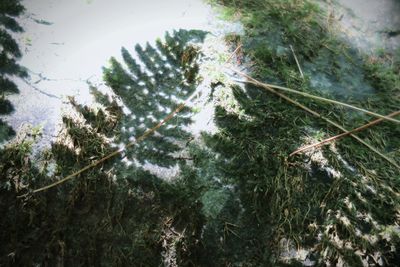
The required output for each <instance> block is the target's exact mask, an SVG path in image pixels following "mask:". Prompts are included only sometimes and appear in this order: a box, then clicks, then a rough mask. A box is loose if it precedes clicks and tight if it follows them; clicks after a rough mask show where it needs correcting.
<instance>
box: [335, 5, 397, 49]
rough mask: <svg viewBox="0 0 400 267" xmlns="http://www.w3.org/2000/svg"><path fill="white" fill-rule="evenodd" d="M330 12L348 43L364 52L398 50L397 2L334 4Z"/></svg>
mask: <svg viewBox="0 0 400 267" xmlns="http://www.w3.org/2000/svg"><path fill="white" fill-rule="evenodd" d="M330 11H331V12H332V14H333V16H334V17H335V18H336V20H337V21H338V23H339V25H340V28H341V31H342V32H344V33H345V35H346V36H347V37H348V40H349V41H350V42H351V43H352V44H353V45H355V46H356V47H358V48H359V49H361V50H362V51H363V52H366V53H375V52H377V50H382V49H384V50H386V51H388V52H393V51H396V50H397V49H398V48H399V47H400V1H398V0H336V1H334V4H333V5H332V6H331V8H330Z"/></svg>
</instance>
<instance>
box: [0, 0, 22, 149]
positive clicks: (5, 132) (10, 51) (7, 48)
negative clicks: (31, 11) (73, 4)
mask: <svg viewBox="0 0 400 267" xmlns="http://www.w3.org/2000/svg"><path fill="white" fill-rule="evenodd" d="M23 11H24V8H23V6H22V5H21V4H20V1H19V0H10V1H1V3H0V26H1V28H0V47H1V52H0V115H6V114H10V113H11V112H12V111H13V108H12V105H11V103H10V102H9V101H8V100H7V99H6V96H7V95H9V94H15V93H18V89H17V86H16V85H15V84H14V82H12V81H11V80H10V77H11V76H19V77H24V76H26V72H25V71H24V69H23V68H21V66H19V65H18V63H17V60H18V58H19V57H21V51H20V49H19V47H18V44H17V42H16V41H15V40H14V38H13V37H12V35H11V34H10V32H21V31H22V28H21V26H19V24H18V22H17V21H16V20H15V18H16V17H18V16H19V15H21V13H22V12H23ZM13 134H14V131H13V130H12V129H11V128H10V127H9V126H8V125H7V124H6V123H5V122H4V121H2V120H1V119H0V143H1V142H3V141H5V140H7V139H8V138H9V136H10V135H13Z"/></svg>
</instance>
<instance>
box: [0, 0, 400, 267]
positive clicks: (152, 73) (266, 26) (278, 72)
mask: <svg viewBox="0 0 400 267" xmlns="http://www.w3.org/2000/svg"><path fill="white" fill-rule="evenodd" d="M212 4H213V5H216V6H218V7H219V8H220V9H221V8H222V10H224V11H223V12H224V14H225V16H226V17H229V18H231V19H238V20H240V21H241V22H242V23H243V25H244V27H245V34H244V35H243V36H239V35H236V34H230V35H228V36H227V37H226V38H225V40H226V41H227V43H228V44H229V45H231V46H232V50H233V49H235V48H236V47H237V45H238V44H242V49H241V50H240V51H239V53H238V54H237V55H236V57H235V58H233V62H234V63H235V64H236V65H239V66H238V67H244V68H246V69H247V70H248V71H249V74H250V75H251V76H253V77H255V78H257V79H259V80H262V81H267V82H270V83H275V84H280V85H284V86H288V87H291V88H295V89H298V90H301V91H304V92H308V93H312V94H318V95H322V96H325V97H329V98H336V99H340V100H343V101H346V102H348V103H350V104H354V105H357V106H360V107H364V108H367V109H371V110H373V111H376V112H379V113H381V114H388V113H390V112H391V111H393V110H394V109H395V108H396V107H398V106H399V102H400V99H399V92H400V88H399V83H400V76H399V75H398V74H399V70H400V68H399V64H398V63H396V62H397V61H395V60H394V61H393V62H394V63H393V64H391V65H388V64H387V63H386V60H385V57H387V56H388V55H381V56H374V57H367V56H365V55H360V54H358V53H356V52H355V51H354V50H352V49H351V48H349V46H348V45H347V44H345V43H343V41H341V40H339V39H337V38H335V36H334V35H333V33H332V32H331V31H330V30H329V24H326V20H325V18H324V15H323V12H322V11H321V10H319V8H318V7H317V6H316V5H315V4H312V3H310V2H308V1H295V0H292V1H269V0H268V1H265V0H263V1H261V0H251V1H226V0H225V1H222V0H221V1H212ZM206 35H207V33H206V32H202V31H195V30H193V31H185V30H180V31H176V32H173V33H171V34H169V33H167V34H166V36H165V38H163V39H160V40H157V41H156V43H155V45H153V46H152V45H146V46H145V47H142V46H136V47H135V52H136V53H135V54H136V56H134V54H133V53H132V51H130V50H129V49H125V48H123V49H122V56H123V62H119V61H117V60H116V59H111V60H110V62H109V65H108V66H107V67H105V68H104V80H105V82H106V84H107V85H108V86H109V88H110V90H111V91H112V93H111V94H105V93H103V92H102V91H100V90H98V89H96V88H91V90H92V93H93V96H94V98H95V102H96V105H94V106H82V105H81V104H79V100H78V99H73V98H71V99H70V102H71V105H72V106H73V107H74V108H75V113H74V114H70V115H68V116H65V117H64V118H63V123H64V131H63V132H62V133H61V134H60V136H59V138H58V140H57V141H56V142H55V143H54V144H53V145H52V147H51V149H50V150H48V151H44V152H42V153H41V155H40V156H39V157H38V159H35V162H33V161H34V160H33V159H32V157H31V145H32V143H33V142H34V140H33V139H32V138H36V136H37V133H35V132H34V133H33V134H32V135H30V136H31V137H29V136H28V137H27V138H22V139H19V140H16V141H15V142H13V143H11V144H9V145H8V146H7V147H6V148H5V149H4V150H3V151H2V153H1V161H0V212H1V215H2V216H1V218H0V226H1V229H2V230H1V231H0V237H1V238H0V240H2V244H1V245H0V265H4V266H31V265H35V266H36V265H39V266H41V265H51V266H53V265H59V266H127V265H128V266H160V265H166V266H302V265H303V264H305V263H309V264H313V265H314V266H336V265H340V264H342V265H344V266H362V265H370V266H395V265H396V264H397V262H398V261H399V259H398V255H399V253H398V250H399V245H400V244H399V241H400V239H399V229H398V223H399V203H400V202H399V197H400V195H399V183H400V179H399V178H400V173H399V170H398V169H397V168H396V167H394V166H393V165H391V164H390V163H388V162H387V161H385V160H384V159H382V158H380V157H379V156H378V155H375V154H374V153H372V152H371V151H370V150H369V149H368V148H367V147H364V146H362V145H360V144H359V143H358V142H356V141H355V140H353V139H351V138H346V139H343V140H340V141H338V142H336V143H333V144H330V145H329V146H324V147H322V148H319V149H314V150H311V151H309V152H307V153H305V154H302V155H297V156H295V157H293V158H289V157H288V155H289V154H290V153H291V152H293V151H294V150H295V149H297V148H298V147H300V146H302V145H303V144H307V143H310V142H314V141H316V140H320V139H322V138H325V137H326V136H330V135H334V134H338V133H339V132H338V131H337V129H335V128H332V127H331V126H330V125H328V124H326V123H325V122H324V121H323V120H320V119H318V118H316V117H313V116H311V115H310V114H308V113H306V112H304V111H303V110H301V109H299V108H298V107H296V106H293V105H291V104H289V103H287V102H285V101H284V100H283V99H280V98H278V97H276V96H275V95H272V94H270V93H268V92H266V91H264V90H262V89H260V88H257V87H255V86H244V85H243V83H238V82H236V81H235V80H237V77H231V76H230V75H222V74H221V73H216V74H213V75H210V77H213V79H212V81H211V84H206V85H205V86H209V87H210V88H212V90H210V91H211V92H212V93H211V95H210V96H209V99H210V101H213V103H214V105H215V118H214V121H215V123H216V125H217V128H218V130H217V132H216V133H203V134H202V135H201V136H200V137H196V136H193V134H192V133H191V132H190V131H188V128H187V127H186V126H189V125H190V123H191V115H192V113H193V111H192V110H191V109H190V108H185V109H184V110H183V111H182V112H180V113H179V114H178V115H177V116H176V117H175V118H173V119H172V120H171V121H169V122H168V124H167V125H165V126H164V127H163V128H160V130H158V131H157V132H156V133H155V134H154V135H153V136H151V137H149V138H147V139H145V140H144V141H143V142H141V143H139V144H137V145H136V146H134V147H131V148H129V149H127V151H125V152H124V153H122V154H121V155H119V156H117V157H114V158H112V159H110V160H108V161H106V162H104V163H102V164H100V165H99V166H96V167H95V168H92V169H90V170H88V171H86V172H84V173H82V174H80V175H79V176H78V177H76V178H75V179H73V180H71V181H69V182H67V183H64V184H62V185H60V186H58V187H55V188H52V189H50V190H46V191H43V192H40V193H37V194H33V193H31V191H32V190H34V189H37V188H40V187H41V186H44V185H47V184H49V183H51V182H54V181H56V180H59V179H60V178H61V177H65V176H66V175H69V174H71V173H72V172H74V171H76V170H79V169H81V168H83V167H85V166H86V165H88V164H91V163H93V162H94V161H96V160H97V159H99V158H101V157H103V156H104V155H107V154H108V153H110V152H111V151H114V150H115V149H117V147H120V146H123V145H126V144H128V143H129V142H131V141H132V137H133V136H136V137H137V136H140V135H141V134H143V133H144V132H145V130H146V129H148V128H151V127H153V126H154V125H155V124H157V123H158V122H159V121H160V120H162V119H163V118H165V117H166V116H167V115H168V114H169V113H170V112H171V111H172V110H173V109H174V108H176V106H177V105H178V104H179V103H180V102H181V101H183V100H185V99H187V98H188V97H189V96H190V95H192V94H193V93H194V92H195V90H196V88H198V86H199V85H200V83H201V82H202V80H203V77H201V76H200V69H201V66H202V64H203V63H204V61H205V60H206V58H207V55H203V54H202V52H201V51H202V50H201V45H202V43H203V42H204V40H205V37H206ZM290 46H292V48H293V51H292V49H291V48H290ZM294 54H295V55H296V56H297V58H298V60H299V62H300V65H301V66H302V67H303V71H304V77H302V76H301V75H300V71H299V66H298V65H297V63H296V60H295V58H294ZM216 58H218V57H216ZM221 58H224V59H225V56H221ZM220 63H221V62H218V64H220ZM321 73H322V74H321ZM321 77H322V78H321ZM232 78H234V79H232ZM320 81H324V82H320ZM364 85H365V86H367V87H366V88H367V89H366V90H365V91H363V90H360V89H359V87H360V86H364ZM202 86H204V84H203V85H202ZM337 87H340V88H342V90H335V89H336V88H337ZM348 88H350V89H351V88H353V89H354V90H348V91H345V90H347V89H348ZM363 88H364V87H363ZM358 90H360V91H358ZM291 97H293V96H291ZM293 98H295V97H293ZM296 99H297V100H298V101H299V102H301V103H303V104H304V105H306V106H308V107H309V108H311V109H314V110H317V111H318V112H320V113H321V114H322V115H323V116H326V117H329V118H330V119H332V120H334V121H337V122H338V123H340V124H341V125H343V126H344V127H346V128H348V129H352V128H355V127H357V126H359V125H361V124H363V123H365V122H367V121H369V120H370V119H371V118H370V117H369V116H366V115H363V114H359V113H355V112H353V111H349V110H345V109H344V108H341V107H336V106H333V105H327V104H323V103H320V102H316V101H311V100H309V99H305V98H300V97H296ZM359 136H360V137H361V138H363V139H365V140H367V141H368V142H369V143H370V144H371V145H373V146H374V147H376V148H377V149H378V150H380V151H381V152H382V153H385V154H386V155H388V156H390V157H391V158H393V159H395V160H398V158H399V155H400V150H399V147H400V140H399V137H400V127H399V125H396V124H394V123H391V122H383V123H381V124H380V125H379V126H377V127H375V128H371V129H370V130H367V131H364V132H362V133H360V135H359ZM149 166H150V167H149ZM171 168H177V169H178V170H179V171H178V173H177V174H176V175H175V176H173V177H170V178H169V179H162V178H161V177H160V176H158V175H157V173H154V170H155V169H158V170H161V172H167V171H168V170H170V169H171ZM21 196H22V197H21Z"/></svg>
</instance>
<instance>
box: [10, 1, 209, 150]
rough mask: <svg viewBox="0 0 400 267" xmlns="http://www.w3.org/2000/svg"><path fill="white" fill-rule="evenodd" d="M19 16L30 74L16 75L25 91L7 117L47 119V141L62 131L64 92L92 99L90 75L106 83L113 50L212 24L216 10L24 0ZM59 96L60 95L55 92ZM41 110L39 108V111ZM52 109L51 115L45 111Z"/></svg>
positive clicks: (185, 4) (176, 4)
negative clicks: (104, 74) (21, 78)
mask: <svg viewBox="0 0 400 267" xmlns="http://www.w3.org/2000/svg"><path fill="white" fill-rule="evenodd" d="M23 4H24V5H25V7H26V12H25V14H24V15H23V16H22V17H21V18H20V19H19V20H18V22H19V23H20V24H21V25H22V26H23V28H24V29H25V32H24V33H22V34H21V36H19V38H18V43H19V45H20V46H21V51H22V52H23V57H22V58H21V62H20V63H21V65H22V66H24V67H26V68H27V69H28V71H29V75H30V78H29V79H28V80H27V82H28V83H29V84H26V83H25V82H24V81H17V83H18V87H19V89H20V91H21V94H20V97H11V98H10V100H11V101H12V103H13V105H14V106H15V109H16V112H15V113H14V114H13V115H12V116H9V117H7V118H6V120H7V121H8V122H9V124H10V125H11V126H12V127H13V128H14V129H18V128H19V127H20V126H21V125H22V124H24V123H30V124H33V125H43V128H44V129H43V131H44V139H43V143H45V144H48V143H49V142H50V141H51V140H52V139H53V136H54V135H55V134H56V132H57V130H58V129H57V128H59V127H57V125H58V124H59V122H60V118H61V114H62V112H64V111H65V112H69V106H68V105H66V104H65V103H66V102H68V101H66V100H65V96H69V95H73V96H76V97H77V98H79V100H80V101H82V102H85V103H91V96H90V93H89V91H88V86H87V81H89V82H90V83H91V84H94V85H96V86H99V87H102V85H103V79H102V66H104V64H105V63H106V62H107V60H108V58H109V57H110V56H111V55H115V57H116V58H117V59H118V60H122V58H121V56H120V53H119V50H120V48H121V46H125V47H130V46H132V45H134V44H136V43H140V44H142V45H144V44H145V43H146V42H147V41H151V42H153V41H154V40H155V39H156V38H158V37H159V36H162V35H163V34H164V32H165V31H169V30H173V29H201V30H211V29H212V28H214V27H213V26H211V25H210V24H211V23H215V22H213V21H212V20H211V10H210V8H209V7H208V6H207V5H206V4H205V3H203V2H202V1H201V0H172V1H168V2H166V1H164V2H163V1H161V2H160V1H158V0H150V1H145V2H143V1H137V0H133V1H131V0H116V1H113V2H112V3H111V4H110V1H108V0H95V1H85V0H72V1H70V0H61V1H60V0H38V1H28V0H26V1H24V2H23ZM52 96H55V97H52ZM37 111H38V112H37ZM46 111H47V112H46ZM46 113H47V115H46Z"/></svg>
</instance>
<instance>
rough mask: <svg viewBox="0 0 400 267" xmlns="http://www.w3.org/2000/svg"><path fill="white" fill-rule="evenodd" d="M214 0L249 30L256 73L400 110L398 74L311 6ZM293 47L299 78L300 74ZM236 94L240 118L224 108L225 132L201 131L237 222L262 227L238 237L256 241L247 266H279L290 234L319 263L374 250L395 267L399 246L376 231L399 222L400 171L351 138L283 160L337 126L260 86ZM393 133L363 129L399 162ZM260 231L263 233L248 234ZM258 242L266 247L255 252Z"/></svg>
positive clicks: (351, 122) (349, 120)
mask: <svg viewBox="0 0 400 267" xmlns="http://www.w3.org/2000/svg"><path fill="white" fill-rule="evenodd" d="M213 3H214V4H218V5H220V6H226V7H227V8H228V9H229V10H230V12H231V13H234V14H237V17H239V19H240V21H241V22H243V24H244V25H245V35H244V36H242V37H241V40H243V52H244V54H245V55H246V56H247V57H248V58H249V59H250V60H251V63H252V64H251V65H252V67H251V75H252V76H253V77H256V78H258V79H259V80H261V81H267V82H270V83H275V84H282V85H284V86H287V87H292V88H295V89H298V90H302V91H306V92H310V93H312V94H319V95H321V94H322V95H323V96H326V97H329V98H339V97H340V98H342V99H345V100H346V102H348V103H353V104H355V105H358V106H363V107H365V108H367V109H371V110H374V111H377V112H380V113H383V114H389V113H390V112H393V111H394V110H395V109H396V108H397V107H398V106H399V104H400V101H399V100H400V99H399V98H398V92H399V87H398V82H399V78H398V77H400V76H399V75H398V69H397V68H396V67H393V66H388V65H386V66H385V65H384V64H383V62H384V60H383V59H382V60H378V62H376V59H374V58H372V59H368V58H367V57H366V56H364V55H360V54H357V53H356V51H353V50H352V49H350V48H348V47H347V45H346V44H343V43H342V42H341V41H340V40H337V39H336V38H334V36H332V35H331V34H330V31H329V29H328V28H327V27H328V26H326V25H324V24H323V23H322V20H320V18H319V16H320V12H319V10H318V8H317V7H316V6H315V5H313V4H310V3H309V2H308V1H261V0H253V1H213ZM232 10H234V12H232ZM290 45H292V46H293V47H294V51H295V53H296V55H297V57H298V58H299V61H300V63H301V66H302V67H303V71H304V73H305V79H302V78H301V77H300V75H299V70H298V66H297V64H296V62H295V60H294V57H293V52H292V51H291V49H290ZM234 47H235V46H234ZM359 88H362V89H363V91H360V89H359ZM231 90H232V92H233V94H234V95H235V98H236V100H237V101H238V103H239V108H238V109H237V110H241V111H243V110H244V114H243V112H240V113H238V112H233V113H232V109H230V108H229V107H227V106H224V105H222V106H221V107H219V108H218V109H217V110H216V123H217V125H218V127H219V129H220V133H219V134H217V135H216V136H210V137H208V138H207V142H206V143H207V145H208V146H209V147H211V148H213V149H214V150H215V151H216V152H217V153H219V154H220V155H221V157H222V158H227V161H225V165H226V166H225V167H224V169H225V170H228V172H227V173H229V176H230V179H231V180H232V182H231V184H235V185H237V188H238V192H239V194H240V200H241V204H242V205H243V207H246V208H245V210H246V212H245V214H244V216H243V218H246V220H248V222H250V221H251V222H256V223H257V226H256V225H254V223H252V224H251V223H248V224H246V226H247V227H249V228H251V229H252V230H248V231H242V232H239V236H241V237H242V235H243V236H245V238H244V237H242V239H244V240H247V241H248V242H249V243H250V244H253V245H252V246H248V249H247V254H245V255H246V258H245V259H243V258H242V260H243V261H244V262H246V263H248V264H249V265H251V266H261V265H266V264H269V265H276V264H279V259H278V255H279V253H280V251H281V250H282V249H283V250H285V249H284V248H282V247H281V246H280V245H279V244H280V241H281V240H282V239H285V240H291V242H293V243H294V245H295V246H297V247H300V248H305V249H306V250H307V251H308V252H309V253H310V254H309V255H311V257H312V258H314V259H316V260H317V265H321V266H324V264H326V262H328V261H329V262H330V263H331V264H334V265H335V264H337V263H338V261H339V259H341V260H343V261H344V262H345V264H347V265H348V266H359V265H360V264H361V260H362V259H363V260H366V261H368V262H369V264H373V261H374V260H373V259H372V255H373V254H374V253H381V254H382V255H384V256H383V261H386V263H387V264H389V265H391V264H392V265H393V264H396V263H397V260H398V259H397V256H396V255H397V251H398V249H399V247H398V242H397V241H395V240H396V239H393V238H388V237H387V236H385V235H384V234H383V231H384V230H383V229H385V228H386V227H389V226H394V225H397V224H398V217H397V215H395V214H397V213H398V207H399V203H400V202H399V197H398V196H399V194H398V188H399V177H400V175H399V170H398V169H396V168H394V167H393V166H390V165H389V164H387V163H386V162H384V161H383V160H381V159H380V158H379V157H377V156H376V155H375V154H373V153H371V151H370V150H368V149H367V148H365V147H363V146H361V145H360V144H359V143H356V142H355V141H354V140H353V139H351V138H348V139H345V140H342V141H340V142H338V143H337V144H335V145H331V146H329V147H325V148H323V149H321V150H317V151H310V152H309V153H307V154H306V155H304V156H301V157H297V158H296V159H289V161H288V160H287V155H288V154H290V153H291V152H293V151H294V150H295V149H296V148H298V147H299V146H301V145H303V144H304V143H305V144H307V143H309V142H313V141H314V142H315V140H314V139H311V137H312V136H315V132H318V133H321V132H323V133H324V135H328V136H329V135H333V134H337V132H336V130H335V129H330V127H329V126H327V125H325V124H323V123H321V122H320V121H318V120H317V119H315V118H314V117H311V116H310V115H309V114H307V113H305V112H304V111H302V110H299V109H298V108H296V107H293V106H291V105H290V104H288V103H286V102H282V100H280V99H279V98H277V97H275V96H274V95H270V94H267V93H265V92H263V91H262V89H260V88H255V87H254V86H246V87H245V89H244V90H242V89H240V88H238V87H233V88H231ZM291 97H293V96H291ZM298 101H300V102H301V103H304V104H305V105H306V106H308V107H310V108H312V109H313V110H316V111H318V112H319V113H321V114H322V115H324V116H326V117H330V118H332V119H333V120H335V121H340V123H341V124H343V125H345V127H347V128H349V129H352V128H355V127H356V125H357V126H359V125H362V124H364V123H366V121H367V118H366V117H365V116H363V115H360V114H355V113H351V112H349V111H348V110H343V109H340V108H337V107H333V106H330V105H325V104H324V105H323V104H320V103H316V102H311V101H309V100H307V99H298ZM217 102H219V103H222V102H223V101H217ZM399 129H400V128H399V126H398V125H394V124H391V123H383V124H381V125H380V126H379V127H377V128H373V129H370V130H368V131H365V132H363V133H361V134H360V136H361V137H363V138H365V139H366V140H367V141H368V142H369V143H371V144H373V145H374V146H375V147H377V148H378V149H380V150H381V151H383V152H384V153H387V154H388V155H390V156H392V158H395V159H397V158H398V156H399V154H398V153H399V150H398V147H399V145H400V140H399V138H398V137H399V136H400V132H399ZM310 139H311V140H310ZM244 221H245V220H243V222H244ZM238 225H241V222H240V221H239V222H238ZM249 225H251V226H249ZM257 228H260V230H259V232H257V231H254V230H255V229H257ZM260 233H262V234H260ZM396 235H397V236H398V235H399V233H398V232H397V233H396ZM266 240H269V241H270V242H269V243H268V242H267V241H266ZM374 240H377V241H376V242H375V241H374ZM254 244H258V246H256V245H254ZM389 244H391V245H389ZM388 246H393V247H392V248H394V249H392V250H391V249H389V250H388ZM244 247H246V246H244ZM256 247H257V248H259V247H263V248H268V249H266V250H265V251H257V250H256V249H255V248H256ZM242 250H246V249H243V247H242ZM360 251H364V252H363V253H360ZM266 255H270V256H266ZM272 255H274V256H272ZM266 257H269V258H268V260H267V259H266ZM271 261H272V262H274V263H271ZM285 264H288V265H290V266H296V263H290V262H285ZM285 266H286V265H285Z"/></svg>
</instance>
